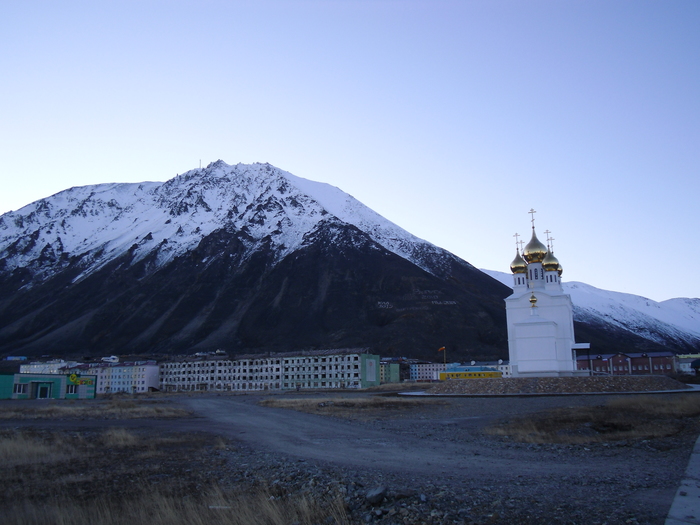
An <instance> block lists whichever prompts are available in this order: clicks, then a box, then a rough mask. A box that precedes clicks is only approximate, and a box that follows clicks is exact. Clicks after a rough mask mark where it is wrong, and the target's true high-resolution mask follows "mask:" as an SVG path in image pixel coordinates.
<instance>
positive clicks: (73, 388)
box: [66, 385, 78, 394]
mask: <svg viewBox="0 0 700 525" xmlns="http://www.w3.org/2000/svg"><path fill="white" fill-rule="evenodd" d="M77 393H78V385H66V394H77Z"/></svg>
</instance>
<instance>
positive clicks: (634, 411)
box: [486, 394, 700, 444]
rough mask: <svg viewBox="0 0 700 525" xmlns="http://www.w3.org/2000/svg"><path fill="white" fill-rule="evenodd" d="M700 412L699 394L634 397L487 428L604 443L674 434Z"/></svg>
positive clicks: (523, 436)
mask: <svg viewBox="0 0 700 525" xmlns="http://www.w3.org/2000/svg"><path fill="white" fill-rule="evenodd" d="M698 416H700V396H697V395H692V394H691V395H682V396H664V397H659V396H630V397H619V398H613V399H612V400H610V401H609V402H608V403H607V404H606V405H603V406H597V407H583V408H582V407H577V408H560V409H556V410H551V411H547V412H542V413H537V414H530V415H527V416H523V417H519V418H516V419H511V420H505V421H500V422H498V423H496V424H495V425H492V426H490V427H488V428H487V429H486V432H487V433H489V434H492V435H496V436H504V437H508V438H509V439H512V440H514V441H519V442H524V443H568V444H584V443H602V442H609V441H620V440H638V439H654V438H663V437H668V436H673V435H675V434H677V433H679V432H681V431H682V430H683V429H684V428H687V427H688V425H694V424H696V423H697V418H698ZM689 418H694V419H692V420H690V419H689Z"/></svg>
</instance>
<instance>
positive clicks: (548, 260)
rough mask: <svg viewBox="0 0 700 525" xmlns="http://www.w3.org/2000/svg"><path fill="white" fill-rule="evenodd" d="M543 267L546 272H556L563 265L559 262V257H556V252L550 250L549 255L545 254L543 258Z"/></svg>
mask: <svg viewBox="0 0 700 525" xmlns="http://www.w3.org/2000/svg"><path fill="white" fill-rule="evenodd" d="M542 267H543V268H544V271H545V272H556V271H558V270H559V268H560V267H561V265H560V264H559V261H558V260H557V258H556V257H554V254H553V253H552V252H551V251H548V252H547V255H545V256H544V259H542Z"/></svg>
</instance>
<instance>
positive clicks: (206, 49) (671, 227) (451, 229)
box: [0, 0, 700, 300]
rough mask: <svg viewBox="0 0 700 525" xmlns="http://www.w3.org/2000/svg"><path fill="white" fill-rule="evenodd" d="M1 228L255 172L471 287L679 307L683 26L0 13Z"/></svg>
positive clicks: (655, 15) (648, 10) (425, 17)
mask: <svg viewBox="0 0 700 525" xmlns="http://www.w3.org/2000/svg"><path fill="white" fill-rule="evenodd" d="M0 71H2V77H1V78H2V81H0V180H1V181H2V187H3V191H2V192H0V212H6V211H8V210H10V209H18V208H20V207H22V206H24V205H25V204H28V203H29V202H32V201H34V200H36V199H39V198H42V197H45V196H48V195H50V194H53V193H55V192H58V191H60V190H62V189H65V188H67V187H70V186H77V185H85V184H96V183H102V182H138V181H143V180H166V179H168V178H171V177H173V176H174V175H175V174H176V173H182V172H184V171H187V170H188V169H192V168H196V167H198V166H199V161H200V159H201V161H202V164H203V165H206V164H207V163H209V162H211V161H213V160H216V159H219V158H220V159H223V160H224V161H226V162H228V163H230V164H234V163H237V162H244V163H249V162H269V163H271V164H273V165H275V166H277V167H279V168H282V169H285V170H287V171H290V172H292V173H294V174H295V175H298V176H300V177H305V178H309V179H312V180H317V181H322V182H328V183H330V184H333V185H335V186H338V187H339V188H341V189H343V190H344V191H346V192H348V193H350V194H352V195H353V196H355V197H356V198H357V199H359V200H360V201H362V202H364V203H365V204H367V205H368V206H370V207H371V208H373V209H374V210H376V211H377V212H379V213H381V214H382V215H384V216H385V217H387V218H388V219H390V220H392V221H394V222H395V223H397V224H399V225H400V226H402V227H404V228H405V229H407V230H409V231H410V232H412V233H414V234H415V235H418V236H419V237H422V238H424V239H426V240H428V241H431V242H433V243H435V244H437V245H439V246H442V247H444V248H446V249H448V250H450V251H452V252H453V253H455V254H456V255H458V256H460V257H462V258H464V259H466V260H467V261H469V262H471V263H472V264H474V265H475V266H477V267H483V268H489V269H492V270H501V271H508V265H509V263H510V261H511V260H512V258H513V256H514V252H515V245H514V239H513V238H512V235H513V234H514V233H515V232H519V233H520V234H521V235H524V236H525V237H526V240H527V238H528V237H529V226H530V222H529V215H528V214H527V211H528V210H529V209H530V208H533V207H534V208H535V209H536V210H537V212H538V213H537V214H536V226H537V231H538V234H539V236H540V239H541V240H544V237H545V235H544V233H543V232H544V230H546V229H549V230H551V231H552V232H553V236H554V237H555V239H556V240H555V253H556V255H557V257H558V258H559V260H560V261H561V263H562V265H563V267H564V275H563V278H564V279H565V280H567V281H572V280H574V281H584V282H586V283H588V284H591V285H593V286H597V287H600V288H605V289H610V290H615V291H621V292H628V293H634V294H638V295H644V296H647V297H650V298H652V299H656V300H664V299H668V298H671V297H680V296H686V297H688V296H690V297H700V272H698V270H697V267H696V263H697V262H698V261H700V248H699V246H698V245H699V244H700V238H699V236H698V234H697V224H698V219H699V218H700V211H698V204H697V203H698V199H699V195H700V173H699V172H700V147H699V145H700V119H699V117H700V2H698V1H697V0H688V1H674V0H659V1H653V2H652V1H640V0H628V1H615V0H605V1H595V0H579V1H576V0H548V1H545V0H541V1H537V0H534V1H526V0H513V1H498V0H488V1H487V0H478V1H476V0H474V1H468V0H464V1H456V0H455V1H440V0H431V1H418V0H416V1H411V0H404V1H398V0H397V1H384V0H367V1H364V0H346V1H334V0H325V1H301V0H277V1H274V0H267V1H266V0H257V1H250V2H248V1H220V2H216V1H206V0H199V1H172V0H170V1H165V0H164V1H148V0H139V1H129V0H121V1H96V0H90V1H84V2H74V1H64V0H62V1H56V0H53V1H33V0H17V1H15V0H4V1H2V2H0Z"/></svg>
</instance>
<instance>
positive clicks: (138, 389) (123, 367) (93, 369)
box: [64, 361, 160, 394]
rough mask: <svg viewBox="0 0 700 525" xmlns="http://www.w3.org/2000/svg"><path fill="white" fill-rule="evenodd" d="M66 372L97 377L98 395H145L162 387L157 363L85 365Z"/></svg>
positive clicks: (137, 362) (69, 368) (96, 391)
mask: <svg viewBox="0 0 700 525" xmlns="http://www.w3.org/2000/svg"><path fill="white" fill-rule="evenodd" d="M64 370H69V371H71V372H73V371H75V372H80V373H87V374H91V375H95V376H96V377H97V388H96V390H95V393H96V394H114V393H117V392H126V393H129V394H144V393H146V392H150V391H153V390H158V389H159V387H160V384H159V373H158V372H159V368H158V365H157V364H156V362H155V361H136V362H126V363H84V364H81V365H77V366H74V367H68V368H67V369H64Z"/></svg>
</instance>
